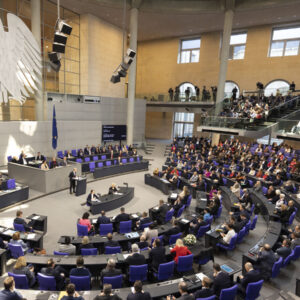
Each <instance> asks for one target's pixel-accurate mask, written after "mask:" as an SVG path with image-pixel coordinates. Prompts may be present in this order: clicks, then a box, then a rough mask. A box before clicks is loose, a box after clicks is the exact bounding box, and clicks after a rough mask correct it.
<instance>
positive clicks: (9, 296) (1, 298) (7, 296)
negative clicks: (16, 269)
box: [0, 276, 151, 300]
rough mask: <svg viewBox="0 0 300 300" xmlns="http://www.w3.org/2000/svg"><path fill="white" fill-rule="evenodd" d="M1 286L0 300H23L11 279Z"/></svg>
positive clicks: (9, 277) (7, 278)
mask: <svg viewBox="0 0 300 300" xmlns="http://www.w3.org/2000/svg"><path fill="white" fill-rule="evenodd" d="M3 285H4V289H3V290H2V291H0V300H24V298H23V296H22V295H21V294H20V292H18V291H17V290H16V289H15V280H14V278H13V277H11V276H8V277H6V278H5V279H4V282H3ZM150 299H151V298H150Z"/></svg>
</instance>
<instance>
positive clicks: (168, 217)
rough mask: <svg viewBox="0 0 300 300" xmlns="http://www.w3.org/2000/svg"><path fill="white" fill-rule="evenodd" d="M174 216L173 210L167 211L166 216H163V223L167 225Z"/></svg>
mask: <svg viewBox="0 0 300 300" xmlns="http://www.w3.org/2000/svg"><path fill="white" fill-rule="evenodd" d="M173 215H174V209H170V210H169V211H167V213H166V216H165V223H168V222H170V221H171V220H172V218H173Z"/></svg>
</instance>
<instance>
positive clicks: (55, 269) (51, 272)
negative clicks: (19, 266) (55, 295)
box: [41, 258, 66, 291]
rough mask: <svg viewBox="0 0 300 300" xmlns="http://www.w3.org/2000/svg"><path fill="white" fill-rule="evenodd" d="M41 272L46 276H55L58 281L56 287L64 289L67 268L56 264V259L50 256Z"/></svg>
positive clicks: (59, 289)
mask: <svg viewBox="0 0 300 300" xmlns="http://www.w3.org/2000/svg"><path fill="white" fill-rule="evenodd" d="M41 273H42V274H43V275H46V276H54V278H55V281H56V289H57V290H58V291H61V290H63V288H64V286H65V283H64V282H65V273H66V272H65V270H64V269H63V268H62V267H60V266H55V263H54V260H53V259H52V258H50V259H49V260H48V261H47V266H46V267H44V268H42V269H41Z"/></svg>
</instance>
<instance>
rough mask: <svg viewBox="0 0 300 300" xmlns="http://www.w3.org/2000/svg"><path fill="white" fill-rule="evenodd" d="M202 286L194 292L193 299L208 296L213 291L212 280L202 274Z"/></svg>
mask: <svg viewBox="0 0 300 300" xmlns="http://www.w3.org/2000/svg"><path fill="white" fill-rule="evenodd" d="M201 283H202V288H201V290H198V291H196V292H195V293H194V297H195V299H198V298H208V297H210V296H212V295H213V294H214V291H213V290H212V289H211V285H212V280H211V279H209V278H208V277H206V276H204V277H203V279H202V282H201Z"/></svg>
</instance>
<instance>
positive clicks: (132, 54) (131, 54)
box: [127, 48, 136, 58]
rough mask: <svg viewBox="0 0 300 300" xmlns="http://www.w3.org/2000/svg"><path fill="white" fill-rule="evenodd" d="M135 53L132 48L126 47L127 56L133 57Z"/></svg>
mask: <svg viewBox="0 0 300 300" xmlns="http://www.w3.org/2000/svg"><path fill="white" fill-rule="evenodd" d="M135 54H136V52H135V51H134V50H132V49H130V48H128V49H127V55H128V56H129V57H132V58H134V57H135Z"/></svg>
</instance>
